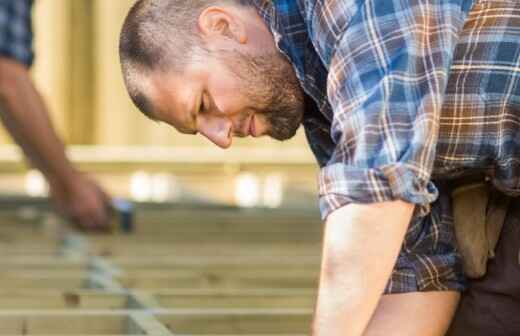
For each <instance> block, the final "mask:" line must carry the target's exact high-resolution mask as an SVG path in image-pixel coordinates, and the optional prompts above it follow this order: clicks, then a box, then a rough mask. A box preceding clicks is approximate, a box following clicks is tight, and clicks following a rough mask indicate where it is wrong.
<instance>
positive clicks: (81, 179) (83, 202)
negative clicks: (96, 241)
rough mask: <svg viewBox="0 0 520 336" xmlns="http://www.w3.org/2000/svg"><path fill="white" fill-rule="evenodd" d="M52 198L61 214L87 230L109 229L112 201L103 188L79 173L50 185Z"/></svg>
mask: <svg viewBox="0 0 520 336" xmlns="http://www.w3.org/2000/svg"><path fill="white" fill-rule="evenodd" d="M50 193H51V198H52V200H53V202H54V204H55V206H56V207H57V210H58V212H59V213H60V214H62V215H63V216H65V217H66V218H68V219H70V220H72V221H73V222H74V223H75V224H77V225H78V226H79V227H80V228H81V229H83V230H86V231H94V232H96V231H97V232H100V231H109V225H110V224H109V221H110V212H111V210H110V209H111V201H110V198H109V197H108V195H107V194H106V193H105V192H104V191H103V189H102V188H101V187H100V186H99V185H98V184H97V183H96V182H94V181H92V180H91V179H89V178H88V177H87V176H85V175H83V174H80V173H78V174H77V176H76V177H75V178H74V179H72V181H71V182H69V183H67V184H66V185H65V184H64V183H54V184H51V185H50Z"/></svg>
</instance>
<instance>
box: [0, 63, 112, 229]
mask: <svg viewBox="0 0 520 336" xmlns="http://www.w3.org/2000/svg"><path fill="white" fill-rule="evenodd" d="M0 117H1V119H2V121H3V123H4V125H5V126H6V128H7V130H8V131H9V133H10V134H11V135H12V137H13V138H14V140H15V141H16V142H17V143H18V144H19V145H20V146H21V148H22V149H23V151H24V153H25V154H26V155H27V157H28V158H29V159H30V161H31V163H32V164H33V165H34V166H35V167H36V168H38V169H39V170H40V171H41V172H42V173H43V175H44V176H45V177H46V178H47V180H48V182H49V185H50V187H51V192H52V196H53V198H54V200H55V202H56V204H57V206H58V208H59V210H61V211H62V212H64V213H65V214H66V215H67V216H70V217H72V218H73V219H75V220H76V221H78V222H79V223H80V224H81V225H82V226H83V227H85V228H89V229H98V228H102V227H104V226H105V225H106V222H107V219H108V214H107V205H108V197H107V196H106V195H105V194H104V192H103V191H102V190H101V189H100V188H99V187H98V186H97V185H96V184H95V183H93V182H91V181H90V180H89V179H87V178H86V177H85V176H83V175H82V174H80V173H79V172H78V171H77V170H76V169H75V168H74V167H73V166H72V164H71V163H70V161H69V160H68V159H67V157H66V155H65V149H64V146H63V144H62V142H61V141H60V139H59V138H58V136H57V135H56V133H55V131H54V129H53V127H52V124H51V122H50V120H49V116H48V113H47V110H46V108H45V105H44V103H43V100H42V98H41V97H40V95H39V94H38V92H37V90H36V88H35V87H34V85H33V82H32V80H31V78H30V75H29V72H28V70H27V68H26V67H25V66H24V65H22V64H21V63H18V62H16V61H13V60H10V59H8V58H4V57H0Z"/></svg>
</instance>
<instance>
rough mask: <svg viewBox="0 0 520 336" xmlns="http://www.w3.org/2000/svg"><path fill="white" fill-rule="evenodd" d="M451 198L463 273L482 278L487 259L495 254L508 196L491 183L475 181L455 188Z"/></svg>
mask: <svg viewBox="0 0 520 336" xmlns="http://www.w3.org/2000/svg"><path fill="white" fill-rule="evenodd" d="M452 198H453V219H454V225H455V236H456V239H457V243H458V247H459V252H460V254H461V256H462V263H463V267H464V273H465V275H466V276H467V277H468V278H472V279H477V278H481V277H483V276H484V275H485V274H486V269H487V261H488V259H489V258H493V257H494V255H495V247H496V245H497V243H498V239H499V237H500V232H501V231H502V226H503V224H504V220H505V217H506V213H507V208H508V205H509V197H508V196H506V195H504V194H502V193H500V192H498V191H496V190H494V189H493V188H492V186H491V185H490V183H487V182H477V183H472V184H466V185H463V186H460V187H457V188H455V190H454V191H453V192H452Z"/></svg>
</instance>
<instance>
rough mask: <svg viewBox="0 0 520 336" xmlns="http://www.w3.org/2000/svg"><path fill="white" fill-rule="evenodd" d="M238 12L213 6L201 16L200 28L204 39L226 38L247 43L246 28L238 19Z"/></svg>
mask: <svg viewBox="0 0 520 336" xmlns="http://www.w3.org/2000/svg"><path fill="white" fill-rule="evenodd" d="M238 14H239V13H238V11H233V10H231V9H230V8H227V7H217V6H211V7H208V8H206V9H205V10H204V11H203V12H202V13H201V14H200V16H199V21H198V27H199V30H200V33H201V35H202V36H203V37H205V38H209V39H213V38H219V37H225V38H228V39H232V40H235V41H236V42H238V43H240V44H243V43H246V42H247V33H246V27H245V26H244V24H243V23H242V21H241V20H239V19H238V17H237V15H238Z"/></svg>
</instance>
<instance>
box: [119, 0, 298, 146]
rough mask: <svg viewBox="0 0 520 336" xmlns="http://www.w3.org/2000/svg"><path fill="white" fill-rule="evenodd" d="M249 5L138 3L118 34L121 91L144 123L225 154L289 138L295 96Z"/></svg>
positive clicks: (216, 0)
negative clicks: (236, 146)
mask: <svg viewBox="0 0 520 336" xmlns="http://www.w3.org/2000/svg"><path fill="white" fill-rule="evenodd" d="M249 2H250V0H249V1H248V0H140V1H138V2H137V3H136V4H135V5H134V7H133V8H132V9H131V10H130V12H129V14H128V16H127V18H126V21H125V23H124V26H123V30H122V32H121V39H120V46H119V49H120V50H119V51H120V58H121V65H122V70H123V76H124V79H125V83H126V87H127V89H128V92H129V94H130V96H131V98H132V100H133V102H134V103H135V104H136V105H137V107H138V108H139V109H140V110H141V111H142V112H143V113H144V114H146V115H147V116H148V117H150V118H152V119H155V120H159V121H163V122H166V123H168V124H170V125H172V126H174V127H175V128H176V129H178V130H179V131H181V132H183V133H191V134H196V133H201V134H202V135H204V136H206V137H207V138H208V139H209V140H211V141H212V142H214V143H215V144H216V145H218V146H220V147H223V148H227V147H229V146H230V145H231V141H232V137H233V136H239V137H241V136H248V135H252V136H255V137H256V136H261V135H269V136H271V137H273V138H275V139H278V140H286V139H289V138H291V137H292V136H294V134H295V133H296V130H297V129H298V127H299V125H300V124H301V121H302V117H303V109H304V108H303V92H302V90H301V88H300V86H299V84H298V80H297V78H296V75H295V73H294V70H293V68H292V66H291V64H290V63H289V62H288V61H287V59H286V58H285V57H284V56H283V55H282V54H280V52H279V51H278V50H277V49H276V46H275V44H274V39H273V36H272V35H271V33H270V31H269V29H268V28H267V26H266V24H265V23H264V22H263V21H262V19H261V17H260V16H259V15H258V13H257V11H256V9H255V8H254V7H253V6H252V5H251V4H250V3H249Z"/></svg>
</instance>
